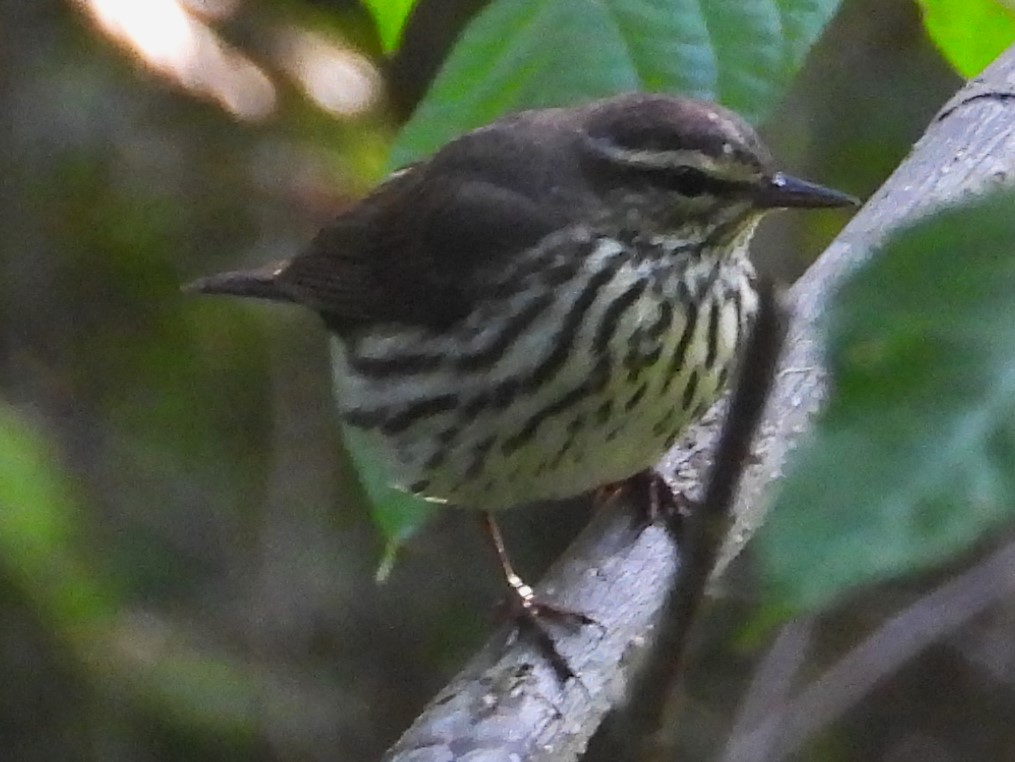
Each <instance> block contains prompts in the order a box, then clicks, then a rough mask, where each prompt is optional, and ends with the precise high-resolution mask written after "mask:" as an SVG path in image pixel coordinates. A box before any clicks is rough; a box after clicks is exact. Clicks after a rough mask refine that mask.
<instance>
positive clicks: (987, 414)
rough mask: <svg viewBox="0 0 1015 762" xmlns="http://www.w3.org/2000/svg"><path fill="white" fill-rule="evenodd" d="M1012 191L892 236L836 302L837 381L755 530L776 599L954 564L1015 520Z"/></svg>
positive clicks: (802, 599)
mask: <svg viewBox="0 0 1015 762" xmlns="http://www.w3.org/2000/svg"><path fill="white" fill-rule="evenodd" d="M1013 251H1015V196H1011V195H1002V196H1000V197H998V198H994V199H990V200H988V201H985V202H984V201H980V202H976V203H971V204H968V205H966V206H965V207H961V208H956V209H950V210H948V211H944V212H941V213H939V214H937V215H935V216H934V217H933V218H931V219H929V220H926V221H923V222H919V223H917V224H916V225H915V226H914V227H913V228H912V229H910V230H907V231H905V232H902V233H899V234H897V235H896V236H895V237H894V238H893V239H892V240H891V241H889V242H888V243H887V244H886V245H885V246H884V250H883V251H882V252H880V254H879V255H878V256H876V257H875V258H874V259H873V260H872V261H871V262H870V263H869V264H868V265H866V266H864V267H863V268H862V269H861V270H860V271H858V272H857V273H856V274H855V275H853V276H852V277H851V278H850V279H849V281H848V282H847V283H845V284H844V285H843V286H842V288H841V290H840V291H839V293H838V294H837V296H836V299H835V302H834V304H832V305H831V306H830V308H829V317H828V321H829V329H828V333H829V340H828V342H829V350H828V351H829V363H830V366H831V371H832V382H831V383H832V388H833V390H834V391H833V394H832V397H831V400H830V402H829V404H828V407H827V410H825V412H824V413H823V414H822V417H821V419H820V421H819V422H818V425H817V427H816V430H815V432H814V435H813V436H812V437H811V440H810V442H809V444H808V446H807V448H806V449H805V450H803V451H802V452H800V453H799V454H798V455H797V457H796V460H795V462H794V465H793V468H792V471H791V474H790V476H789V477H788V478H787V479H786V481H785V483H784V484H783V485H782V488H781V491H780V496H779V498H778V500H777V502H776V505H775V506H774V507H773V510H772V514H771V518H770V520H769V521H768V523H767V524H766V526H765V527H764V528H763V529H762V531H761V533H760V535H759V545H760V551H761V555H762V559H763V561H764V564H765V568H766V570H767V573H768V579H769V582H770V584H771V586H772V588H773V590H774V592H775V594H776V595H777V597H778V600H779V602H781V603H785V604H788V605H790V606H792V607H794V608H798V609H799V608H814V607H816V606H819V605H827V604H828V602H829V601H830V600H832V599H833V598H835V597H836V596H840V595H843V594H844V593H845V592H847V591H850V590H852V589H853V588H855V587H856V586H858V585H860V584H862V583H865V582H870V581H872V580H879V579H883V578H885V577H887V576H889V575H896V574H904V573H910V572H912V571H914V570H916V569H920V568H922V567H926V566H930V565H938V564H942V563H945V562H947V561H949V560H950V559H951V558H952V557H954V556H955V555H956V554H958V553H960V552H964V551H966V550H967V549H968V547H969V545H970V544H972V543H973V542H975V541H977V540H979V539H981V538H982V537H983V536H984V535H985V534H987V533H988V532H993V531H996V529H997V528H998V527H999V526H1001V525H1003V523H1005V522H1008V523H1010V522H1011V520H1012V519H1013V518H1015V375H1013V366H1012V357H1015V301H1013V300H1012V294H1013V293H1015V259H1013V258H1012V257H1011V252H1013Z"/></svg>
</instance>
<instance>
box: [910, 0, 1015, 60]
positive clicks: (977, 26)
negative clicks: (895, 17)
mask: <svg viewBox="0 0 1015 762" xmlns="http://www.w3.org/2000/svg"><path fill="white" fill-rule="evenodd" d="M918 2H919V4H920V7H921V8H922V9H923V24H924V26H925V27H927V33H928V34H929V35H930V38H931V39H932V40H933V41H934V44H935V45H937V47H938V50H940V51H941V54H942V55H943V56H944V57H945V58H946V59H947V60H948V63H950V64H951V65H952V66H953V67H954V69H955V70H956V71H957V72H958V73H959V74H961V75H962V76H963V77H975V76H976V75H977V74H979V73H980V72H981V71H983V70H984V69H985V68H986V67H987V65H988V64H990V63H991V62H992V61H993V60H994V59H995V58H997V57H998V56H999V55H1000V54H1001V52H1002V51H1004V50H1005V49H1006V48H1007V47H1008V46H1009V45H1011V44H1012V43H1013V42H1015V3H1011V2H1010V1H1009V2H1005V1H1004V0H918Z"/></svg>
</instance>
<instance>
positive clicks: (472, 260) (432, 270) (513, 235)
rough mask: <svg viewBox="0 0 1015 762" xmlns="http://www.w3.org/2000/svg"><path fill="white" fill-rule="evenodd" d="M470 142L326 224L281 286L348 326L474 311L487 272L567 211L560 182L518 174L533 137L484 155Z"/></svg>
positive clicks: (446, 318)
mask: <svg viewBox="0 0 1015 762" xmlns="http://www.w3.org/2000/svg"><path fill="white" fill-rule="evenodd" d="M481 137H483V138H485V142H488V143H489V142H490V140H489V136H481ZM461 142H464V141H460V143H459V145H458V146H455V144H453V147H452V148H451V150H448V149H445V151H444V152H442V153H440V154H438V155H437V156H436V157H435V159H434V160H433V161H431V162H429V163H426V164H421V165H417V166H416V167H414V168H412V169H410V170H407V171H405V172H403V173H401V174H399V175H396V176H395V177H394V178H393V179H392V180H390V181H388V182H387V183H385V184H384V185H382V186H380V187H379V188H378V189H376V190H375V191H374V193H373V194H371V195H370V196H368V197H367V198H366V199H364V200H363V201H362V202H361V203H359V204H358V205H356V207H354V208H353V209H351V210H350V211H349V212H348V213H346V214H344V215H342V216H341V217H339V218H338V219H337V220H336V221H335V222H334V223H333V224H332V225H331V226H329V227H327V228H325V229H324V230H323V231H321V233H320V234H319V235H318V236H317V237H316V238H315V239H314V241H313V242H312V244H311V245H310V246H309V248H308V249H307V251H305V252H304V253H302V254H300V255H299V256H297V257H295V258H294V259H293V260H292V261H291V262H290V263H289V265H288V266H287V267H286V268H285V269H283V270H282V272H281V273H279V275H278V280H277V283H278V286H279V288H280V289H281V290H282V291H284V292H285V293H286V294H287V295H288V296H289V297H290V298H291V299H292V300H293V301H296V302H299V303H301V304H304V305H306V306H308V307H310V308H312V309H314V310H317V311H318V312H320V313H322V315H323V316H324V318H325V320H326V321H327V322H328V324H329V325H330V326H331V327H333V328H335V329H337V330H340V331H341V330H343V329H344V328H346V327H352V326H355V325H360V324H363V323H370V322H403V323H417V324H423V325H431V326H435V327H443V326H447V325H448V324H450V323H453V322H455V321H456V320H459V319H460V318H462V317H463V316H464V315H466V314H468V312H469V311H470V309H471V307H472V300H473V298H475V296H476V288H475V287H476V284H477V275H478V274H479V273H482V272H483V271H484V270H485V269H486V268H488V267H491V266H496V264H497V263H498V262H500V261H502V259H503V258H504V257H510V256H511V255H512V253H514V252H518V251H521V250H524V249H526V248H528V247H530V246H533V245H536V244H537V243H538V242H539V241H540V240H541V239H542V238H544V237H545V236H546V235H548V234H549V233H551V232H552V231H554V230H556V229H558V228H559V227H560V226H561V225H562V224H566V222H567V216H568V215H567V210H563V209H560V208H559V207H558V206H555V205H554V204H553V203H551V202H550V201H549V197H548V195H547V194H548V193H549V192H550V191H552V187H548V186H547V185H546V184H545V183H544V184H542V185H540V184H533V183H532V182H531V181H530V180H528V179H526V178H528V177H529V176H530V175H531V173H525V172H519V171H518V168H517V162H518V160H519V158H521V157H520V156H519V151H521V150H524V149H525V148H526V147H527V148H528V149H529V150H530V152H531V150H532V148H533V144H532V143H527V144H524V145H509V146H507V149H508V150H504V146H501V145H498V144H496V143H495V145H493V146H487V147H486V148H488V149H489V148H491V147H492V149H493V150H486V151H485V156H484V155H483V153H482V152H483V149H484V147H483V146H478V149H480V150H478V151H477V150H475V149H476V148H477V147H476V146H469V145H465V146H462V145H461ZM515 143H517V139H515ZM541 148H542V147H541ZM468 149H472V150H471V154H476V155H477V156H478V158H476V157H473V156H472V155H471V154H470V151H469V150H468ZM463 154H469V156H468V158H469V160H468V161H463V160H462V155H463ZM528 158H529V159H530V160H531V158H532V157H531V156H530V157H528ZM523 180H524V181H523Z"/></svg>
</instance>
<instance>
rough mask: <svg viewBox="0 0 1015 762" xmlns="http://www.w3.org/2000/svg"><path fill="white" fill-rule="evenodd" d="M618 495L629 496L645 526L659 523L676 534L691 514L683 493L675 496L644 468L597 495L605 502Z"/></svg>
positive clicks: (656, 474) (691, 501) (660, 478)
mask: <svg viewBox="0 0 1015 762" xmlns="http://www.w3.org/2000/svg"><path fill="white" fill-rule="evenodd" d="M621 492H624V493H627V494H628V495H630V496H631V498H632V500H633V502H634V504H635V505H636V506H637V508H638V512H639V518H641V520H642V521H643V522H644V525H645V526H648V525H650V524H655V523H656V522H657V521H662V522H664V523H665V524H666V526H667V528H668V529H669V530H670V531H671V532H674V533H675V532H677V531H678V530H679V528H680V524H681V522H682V520H683V519H684V518H685V517H686V516H688V515H689V514H690V513H691V511H693V510H694V507H695V502H696V501H695V500H694V499H692V498H690V497H688V496H687V495H685V494H684V493H683V492H675V491H674V490H673V488H672V487H670V485H669V483H668V482H667V481H666V479H664V478H663V475H662V474H660V473H659V472H658V471H657V470H656V469H654V468H646V469H645V470H644V471H639V472H638V473H636V474H634V475H633V476H629V477H627V478H626V479H625V480H624V481H621V482H614V483H613V484H607V485H606V486H604V487H600V489H599V494H600V495H602V496H603V497H605V498H606V499H607V500H612V499H614V498H615V497H616V496H617V495H618V494H620V493H621Z"/></svg>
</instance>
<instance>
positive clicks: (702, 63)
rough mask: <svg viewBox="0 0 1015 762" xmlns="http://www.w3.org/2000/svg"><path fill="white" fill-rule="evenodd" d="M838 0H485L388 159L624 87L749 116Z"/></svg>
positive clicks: (768, 103) (769, 97)
mask: <svg viewBox="0 0 1015 762" xmlns="http://www.w3.org/2000/svg"><path fill="white" fill-rule="evenodd" d="M838 5H839V2H838V0H754V1H753V2H750V3H744V2H741V1H740V0H599V1H598V2H593V1H592V0H566V1H564V2H562V1H561V0H527V2H518V0H494V2H492V3H491V4H490V5H489V6H488V7H487V8H486V9H485V10H484V11H482V12H481V13H480V14H478V15H477V16H476V18H475V19H473V21H472V22H471V23H470V24H469V26H468V27H467V28H466V30H465V32H464V33H463V35H462V37H461V40H460V41H459V43H458V44H457V45H456V46H455V48H454V50H453V51H452V53H451V56H450V57H449V59H448V61H447V62H446V63H445V66H444V68H443V69H442V70H441V72H440V73H439V75H438V76H437V79H436V81H435V82H434V84H433V86H432V87H431V89H430V92H429V93H428V94H427V96H426V98H425V99H424V100H423V102H422V103H421V104H420V106H419V108H418V109H417V111H416V113H415V114H414V116H413V118H412V119H411V120H410V121H409V123H408V124H407V125H406V127H405V130H404V131H403V133H402V135H401V136H400V138H399V139H398V141H397V142H396V145H395V147H394V149H393V152H392V162H391V163H392V164H393V165H394V166H398V165H401V164H404V163H406V162H409V161H412V160H415V159H417V158H419V157H420V156H423V155H425V154H428V153H430V152H432V151H433V150H434V149H435V148H437V147H438V146H440V145H442V144H443V143H445V142H447V141H448V140H449V139H451V138H452V137H454V136H455V135H457V134H459V133H461V132H463V131H465V130H467V129H470V128H473V127H477V126H479V125H481V124H484V123H486V122H488V121H490V120H492V119H494V118H496V117H497V116H500V115H501V114H503V113H505V112H508V111H515V110H519V109H523V108H535V107H543V106H559V105H566V104H570V103H575V102H578V101H582V100H589V99H592V98H596V97H601V96H606V95H610V94H613V93H617V92H621V91H625V90H651V91H661V92H672V93H684V94H687V95H693V96H697V97H700V98H708V99H712V100H716V101H719V102H721V103H723V104H725V105H727V106H729V107H730V108H733V109H735V110H737V111H739V112H740V113H742V114H743V115H744V116H746V117H748V118H750V119H753V120H758V119H760V118H761V117H763V116H764V114H765V113H766V112H767V111H768V110H769V109H770V108H771V107H772V106H774V105H775V103H776V102H777V101H778V99H779V97H780V96H781V94H782V93H783V91H784V90H785V88H786V86H787V85H788V83H789V81H790V79H791V78H792V77H793V75H794V74H795V73H796V71H797V69H799V67H800V65H801V63H802V61H803V58H804V56H805V55H806V53H807V51H808V50H809V49H810V46H811V45H812V44H813V42H814V41H815V39H817V36H818V34H819V33H820V32H821V30H822V29H823V28H824V26H825V24H826V23H827V22H828V20H829V19H830V18H831V16H832V14H833V12H834V11H835V9H836V8H837V7H838Z"/></svg>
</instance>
